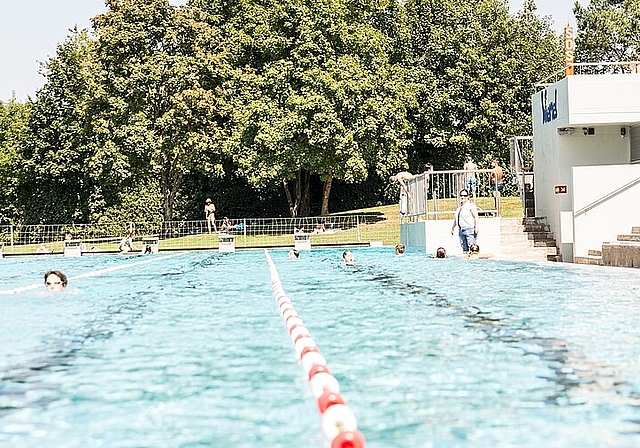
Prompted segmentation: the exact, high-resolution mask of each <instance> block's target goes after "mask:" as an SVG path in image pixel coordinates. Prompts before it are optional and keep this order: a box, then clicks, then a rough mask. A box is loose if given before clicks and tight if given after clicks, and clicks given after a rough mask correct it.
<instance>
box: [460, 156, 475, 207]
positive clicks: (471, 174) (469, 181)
mask: <svg viewBox="0 0 640 448" xmlns="http://www.w3.org/2000/svg"><path fill="white" fill-rule="evenodd" d="M462 169H463V170H464V171H466V172H465V173H464V175H465V186H466V188H467V190H469V192H470V193H471V196H473V197H474V198H475V197H476V187H477V185H478V181H477V179H476V173H475V171H476V170H477V169H478V165H476V164H475V162H474V161H473V157H471V156H470V155H469V156H467V161H466V162H465V164H464V166H463V167H462Z"/></svg>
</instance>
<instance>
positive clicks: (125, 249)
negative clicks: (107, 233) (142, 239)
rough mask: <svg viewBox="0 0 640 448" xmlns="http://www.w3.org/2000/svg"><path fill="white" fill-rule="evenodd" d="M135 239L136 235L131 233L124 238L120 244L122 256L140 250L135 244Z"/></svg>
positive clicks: (119, 248)
mask: <svg viewBox="0 0 640 448" xmlns="http://www.w3.org/2000/svg"><path fill="white" fill-rule="evenodd" d="M134 237H135V233H133V232H131V233H129V235H127V236H125V237H124V238H122V241H120V244H118V250H119V251H120V253H121V254H127V253H129V252H133V251H134V250H138V248H137V247H136V246H135V244H133V238H134Z"/></svg>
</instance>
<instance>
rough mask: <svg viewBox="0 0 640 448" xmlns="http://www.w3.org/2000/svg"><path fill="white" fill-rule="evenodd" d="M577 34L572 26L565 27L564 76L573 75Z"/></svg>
mask: <svg viewBox="0 0 640 448" xmlns="http://www.w3.org/2000/svg"><path fill="white" fill-rule="evenodd" d="M574 37H575V33H574V32H573V28H572V27H571V25H567V26H565V27H564V75H565V76H569V75H573V60H574V59H573V56H574V55H575V52H576V42H575V40H574Z"/></svg>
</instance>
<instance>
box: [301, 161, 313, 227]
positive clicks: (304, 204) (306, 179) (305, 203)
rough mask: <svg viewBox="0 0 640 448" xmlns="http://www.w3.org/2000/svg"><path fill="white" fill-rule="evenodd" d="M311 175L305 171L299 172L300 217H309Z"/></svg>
mask: <svg viewBox="0 0 640 448" xmlns="http://www.w3.org/2000/svg"><path fill="white" fill-rule="evenodd" d="M310 184H311V173H310V172H309V171H307V170H301V173H300V216H310V215H311V206H310V196H311V195H310V193H309V190H310V189H311V187H310Z"/></svg>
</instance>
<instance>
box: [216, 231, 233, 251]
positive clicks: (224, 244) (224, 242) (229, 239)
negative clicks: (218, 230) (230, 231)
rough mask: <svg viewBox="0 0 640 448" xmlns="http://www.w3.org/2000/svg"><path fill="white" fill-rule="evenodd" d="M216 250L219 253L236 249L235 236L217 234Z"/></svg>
mask: <svg viewBox="0 0 640 448" xmlns="http://www.w3.org/2000/svg"><path fill="white" fill-rule="evenodd" d="M218 238H219V244H218V252H219V253H232V252H235V251H236V236H235V235H219V236H218Z"/></svg>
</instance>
